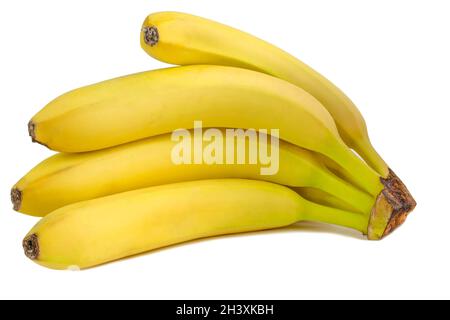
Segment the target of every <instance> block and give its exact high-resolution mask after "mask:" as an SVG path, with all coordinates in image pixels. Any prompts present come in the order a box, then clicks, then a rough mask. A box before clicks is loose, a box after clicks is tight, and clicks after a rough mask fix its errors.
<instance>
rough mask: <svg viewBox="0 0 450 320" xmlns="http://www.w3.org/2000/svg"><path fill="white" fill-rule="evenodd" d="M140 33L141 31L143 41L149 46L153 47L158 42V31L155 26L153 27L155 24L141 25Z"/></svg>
mask: <svg viewBox="0 0 450 320" xmlns="http://www.w3.org/2000/svg"><path fill="white" fill-rule="evenodd" d="M142 33H143V37H144V41H145V43H146V44H148V45H149V46H150V47H153V46H155V45H156V44H158V42H159V31H158V28H157V27H155V26H151V27H143V28H142Z"/></svg>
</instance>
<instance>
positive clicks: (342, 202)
mask: <svg viewBox="0 0 450 320" xmlns="http://www.w3.org/2000/svg"><path fill="white" fill-rule="evenodd" d="M291 189H292V190H294V191H295V192H297V193H298V194H299V195H300V196H302V197H303V198H304V199H306V200H308V201H312V202H315V203H317V204H321V205H323V206H327V207H332V208H336V209H341V210H344V211H350V212H361V211H360V210H358V209H357V208H355V205H354V204H353V201H352V199H351V198H348V199H341V198H337V197H336V196H333V195H332V194H330V193H327V192H325V191H322V190H321V189H318V188H311V187H291Z"/></svg>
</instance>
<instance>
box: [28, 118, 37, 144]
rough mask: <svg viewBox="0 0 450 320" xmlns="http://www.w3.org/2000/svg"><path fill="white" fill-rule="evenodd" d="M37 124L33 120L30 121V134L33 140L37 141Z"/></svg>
mask: <svg viewBox="0 0 450 320" xmlns="http://www.w3.org/2000/svg"><path fill="white" fill-rule="evenodd" d="M35 131H36V125H35V124H34V122H33V120H30V122H28V135H29V136H30V137H31V141H33V142H36V132H35Z"/></svg>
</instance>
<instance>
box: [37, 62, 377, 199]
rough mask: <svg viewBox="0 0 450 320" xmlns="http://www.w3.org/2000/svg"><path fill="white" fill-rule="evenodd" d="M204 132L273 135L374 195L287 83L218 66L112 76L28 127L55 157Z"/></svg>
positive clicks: (369, 175)
mask: <svg viewBox="0 0 450 320" xmlns="http://www.w3.org/2000/svg"><path fill="white" fill-rule="evenodd" d="M197 120H199V121H203V125H204V126H205V127H225V128H246V129H247V128H253V129H257V130H259V129H267V130H269V129H279V130H280V138H282V139H284V140H286V141H288V142H290V143H292V144H295V145H298V146H300V147H303V148H306V149H309V150H313V151H316V152H319V153H322V154H324V155H326V156H328V157H330V158H332V159H333V160H334V161H336V162H337V163H339V164H340V165H341V166H342V167H343V168H345V169H346V170H347V171H348V172H349V173H350V174H351V175H352V176H354V177H355V179H356V180H357V181H360V182H361V184H362V185H363V186H364V190H366V191H367V192H369V193H370V194H371V195H374V196H376V195H378V194H379V192H380V191H381V190H382V189H383V185H382V184H381V182H380V180H379V178H380V176H379V175H378V174H377V173H376V172H375V171H374V170H372V169H371V168H370V167H368V166H367V165H366V164H365V163H364V162H363V161H361V159H360V158H358V157H357V156H356V155H355V154H354V153H353V152H352V151H351V150H350V149H348V147H347V146H346V145H345V143H344V142H343V141H342V140H341V138H340V136H339V133H338V131H337V128H336V125H335V123H334V121H333V118H332V117H331V116H330V114H329V113H328V112H327V110H326V109H325V108H323V106H322V105H321V104H320V102H318V101H317V100H316V99H315V98H314V97H312V96H311V95H310V94H308V93H307V92H306V91H304V90H302V89H301V88H299V87H297V86H294V85H292V84H291V83H289V82H287V81H284V80H280V79H278V78H275V77H271V76H268V75H265V74H262V73H259V72H255V71H250V70H246V69H240V68H233V67H224V66H185V67H178V68H169V69H162V70H156V71H150V72H144V73H140V74H135V75H130V76H126V77H122V78H117V79H113V80H109V81H105V82H101V83H98V84H95V85H91V86H87V87H84V88H80V89H77V90H74V91H72V92H69V93H66V94H64V95H62V96H61V97H59V98H57V99H56V100H54V101H53V102H51V103H50V104H48V105H47V106H46V107H45V108H44V109H42V110H41V111H40V112H39V113H38V114H36V115H35V116H34V117H33V119H32V120H31V122H30V126H29V128H30V135H31V136H32V137H33V139H34V140H35V141H37V142H40V143H42V144H44V145H47V146H48V147H49V148H51V149H54V150H58V151H63V152H82V151H90V150H97V149H102V148H106V147H111V146H115V145H118V144H122V143H126V142H130V141H134V140H138V139H142V138H146V137H150V136H154V135H158V134H163V133H167V132H171V131H173V130H175V129H178V128H187V129H190V128H192V127H193V125H194V122H195V121H197Z"/></svg>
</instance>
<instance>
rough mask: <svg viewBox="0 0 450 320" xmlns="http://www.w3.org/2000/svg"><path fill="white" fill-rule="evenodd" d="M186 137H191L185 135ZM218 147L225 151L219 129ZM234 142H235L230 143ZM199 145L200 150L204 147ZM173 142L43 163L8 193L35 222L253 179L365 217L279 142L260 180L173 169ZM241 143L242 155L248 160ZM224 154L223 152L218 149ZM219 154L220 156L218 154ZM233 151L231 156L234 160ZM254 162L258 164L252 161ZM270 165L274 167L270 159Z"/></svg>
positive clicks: (230, 168) (336, 182)
mask: <svg viewBox="0 0 450 320" xmlns="http://www.w3.org/2000/svg"><path fill="white" fill-rule="evenodd" d="M190 133H191V136H193V135H194V133H193V132H192V131H191V132H190ZM221 133H222V135H223V136H224V139H225V140H224V143H223V146H226V145H227V141H228V138H226V131H225V129H222V130H221ZM234 141H236V140H234ZM207 143H208V142H207V141H206V140H205V139H204V140H203V145H205V146H206V145H207ZM176 144H177V142H174V141H172V139H171V134H165V135H160V136H156V137H152V138H147V139H144V140H140V141H137V142H133V143H129V144H125V145H121V146H118V147H114V148H110V149H105V150H100V151H96V152H88V153H81V154H57V155H55V156H52V157H50V158H49V159H46V160H45V161H43V162H42V163H40V164H39V165H37V166H36V167H35V168H34V169H32V170H31V171H30V172H29V173H28V174H27V175H25V176H24V177H23V178H22V179H21V180H20V181H19V182H18V183H17V184H16V185H15V186H14V189H16V190H19V191H20V192H21V204H20V207H19V208H18V211H20V212H22V213H26V214H30V215H35V216H45V215H46V214H48V213H50V212H52V211H54V210H56V209H58V208H61V207H63V206H66V205H69V204H72V203H75V202H79V201H85V200H90V199H94V198H99V197H103V196H107V195H111V194H115V193H120V192H125V191H130V190H134V189H140V188H144V187H150V186H154V185H162V184H169V183H175V182H181V181H191V180H201V179H219V178H241V179H257V180H266V181H269V182H274V183H279V184H283V185H287V186H293V187H295V186H309V187H315V188H320V189H322V190H326V191H327V192H328V193H330V194H333V195H335V196H336V197H340V198H343V199H351V201H352V202H353V203H354V204H355V206H356V207H357V208H358V209H359V210H360V211H361V212H369V211H370V209H371V207H372V206H373V204H374V199H373V198H372V197H371V196H369V195H367V194H366V193H364V192H361V191H359V190H357V189H356V188H354V187H353V186H351V185H350V184H349V183H347V182H345V181H344V180H342V179H339V178H337V177H336V176H334V175H333V174H332V173H331V172H330V171H329V170H327V169H326V167H325V166H324V165H323V164H322V163H321V162H320V161H319V160H318V158H317V155H316V154H314V153H312V152H310V151H308V150H305V149H302V148H299V147H297V146H294V145H292V144H289V143H287V142H284V141H280V143H279V146H278V149H277V150H278V151H275V152H278V153H279V159H278V163H279V164H278V171H277V173H276V174H274V175H261V169H262V168H267V166H268V165H267V164H261V162H260V161H258V163H256V164H249V163H248V161H247V162H246V164H206V163H204V162H203V163H202V164H195V165H194V164H179V165H177V164H174V162H173V160H172V158H171V154H172V150H173V149H174V147H175V145H176ZM249 146H250V145H249V143H246V149H245V154H247V155H248V154H249ZM257 147H258V150H260V149H261V150H271V149H272V145H271V143H270V138H269V139H267V140H266V139H262V140H261V139H260V140H258V145H257ZM224 149H225V147H224ZM223 154H225V150H223ZM236 154H237V150H235V155H236ZM258 160H259V159H258ZM272 161H276V160H275V159H272Z"/></svg>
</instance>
